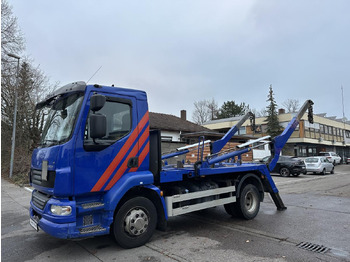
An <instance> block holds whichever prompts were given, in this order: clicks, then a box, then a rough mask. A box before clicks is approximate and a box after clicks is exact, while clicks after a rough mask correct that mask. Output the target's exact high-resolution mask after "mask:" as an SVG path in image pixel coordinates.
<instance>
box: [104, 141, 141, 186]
mask: <svg viewBox="0 0 350 262" xmlns="http://www.w3.org/2000/svg"><path fill="white" fill-rule="evenodd" d="M137 151H138V146H137V145H135V146H134V148H133V149H132V151H131V152H130V154H129V156H128V158H126V159H125V160H124V162H123V164H122V165H121V166H120V168H119V169H118V170H117V173H116V174H115V175H114V177H113V178H112V179H111V181H109V183H108V185H107V186H106V188H105V190H109V189H111V187H112V186H114V184H115V183H117V181H118V180H119V178H121V176H122V175H123V174H124V173H125V171H126V170H127V169H128V160H129V157H134V156H136V153H137Z"/></svg>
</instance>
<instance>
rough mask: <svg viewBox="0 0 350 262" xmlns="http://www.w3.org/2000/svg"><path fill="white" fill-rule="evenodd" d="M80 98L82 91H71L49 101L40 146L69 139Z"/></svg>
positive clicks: (55, 143)
mask: <svg viewBox="0 0 350 262" xmlns="http://www.w3.org/2000/svg"><path fill="white" fill-rule="evenodd" d="M82 100H83V93H73V94H69V95H63V96H59V97H57V98H56V100H55V101H54V102H53V103H51V109H50V112H49V115H48V117H47V120H46V123H45V127H44V131H43V134H42V138H41V145H42V146H52V145H57V144H60V143H63V142H66V141H68V140H69V138H70V136H71V134H72V131H73V128H74V124H75V119H76V117H77V115H78V112H79V109H80V105H81V102H82Z"/></svg>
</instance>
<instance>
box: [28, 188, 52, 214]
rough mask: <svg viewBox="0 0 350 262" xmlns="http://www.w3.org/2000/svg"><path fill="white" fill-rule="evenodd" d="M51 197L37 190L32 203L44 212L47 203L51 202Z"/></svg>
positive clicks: (34, 192)
mask: <svg viewBox="0 0 350 262" xmlns="http://www.w3.org/2000/svg"><path fill="white" fill-rule="evenodd" d="M49 199H50V196H48V195H45V194H43V193H40V192H39V191H37V190H34V191H33V194H32V203H33V204H34V206H36V207H37V208H39V209H41V210H43V209H44V207H45V205H46V203H47V201H49Z"/></svg>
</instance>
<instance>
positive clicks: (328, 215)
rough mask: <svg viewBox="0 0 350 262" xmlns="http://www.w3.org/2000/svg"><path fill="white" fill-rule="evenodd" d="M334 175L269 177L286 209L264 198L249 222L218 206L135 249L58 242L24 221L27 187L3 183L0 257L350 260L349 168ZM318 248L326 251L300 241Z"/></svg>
mask: <svg viewBox="0 0 350 262" xmlns="http://www.w3.org/2000/svg"><path fill="white" fill-rule="evenodd" d="M335 171H336V172H335V174H334V175H326V176H320V175H301V176H299V177H288V178H283V177H279V176H277V175H276V176H273V178H274V180H275V182H276V184H277V186H278V188H279V190H280V194H281V197H282V199H283V201H284V203H285V205H286V206H287V207H288V209H287V210H286V211H283V212H279V211H276V207H275V206H274V204H273V203H272V201H271V200H270V198H269V196H268V195H266V197H265V201H264V202H263V203H262V205H261V209H260V213H259V214H258V216H257V217H256V218H255V219H253V220H251V221H242V220H239V219H236V218H232V217H230V216H229V215H227V214H226V212H225V211H224V209H223V208H222V207H217V208H211V209H208V210H204V211H200V212H196V213H192V214H188V215H183V216H179V217H174V218H171V219H170V220H169V223H168V230H167V231H166V232H160V231H157V232H156V234H155V235H154V236H153V237H152V239H151V241H150V242H149V243H148V244H146V245H145V246H143V247H140V248H135V249H132V250H125V249H122V248H120V247H119V246H118V245H117V244H116V243H115V242H114V240H113V239H112V238H111V237H109V236H103V237H96V238H90V239H85V240H80V241H72V240H60V239H55V238H53V237H51V236H49V235H47V234H46V233H44V232H43V231H39V232H38V233H37V232H35V231H34V230H33V229H32V228H31V227H30V225H29V217H28V209H29V200H30V192H28V191H27V190H25V189H24V188H20V187H17V186H15V185H12V184H10V183H8V182H7V181H4V180H2V185H1V196H2V197H1V260H2V261H142V262H143V261H201V262H202V261H225V262H226V261H350V165H340V166H336V169H335ZM301 242H309V243H311V244H314V245H323V246H324V247H326V248H329V250H328V251H327V252H326V253H325V254H319V253H315V252H313V251H309V250H304V249H301V248H299V247H298V246H297V245H298V244H300V243H301Z"/></svg>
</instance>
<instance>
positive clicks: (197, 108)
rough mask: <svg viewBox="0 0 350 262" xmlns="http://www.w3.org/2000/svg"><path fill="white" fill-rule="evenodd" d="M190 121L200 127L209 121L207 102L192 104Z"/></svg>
mask: <svg viewBox="0 0 350 262" xmlns="http://www.w3.org/2000/svg"><path fill="white" fill-rule="evenodd" d="M192 120H193V121H194V122H195V123H197V124H198V125H201V124H203V123H205V122H207V121H209V120H210V111H209V109H208V101H207V100H201V101H195V102H194V111H193V114H192Z"/></svg>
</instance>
